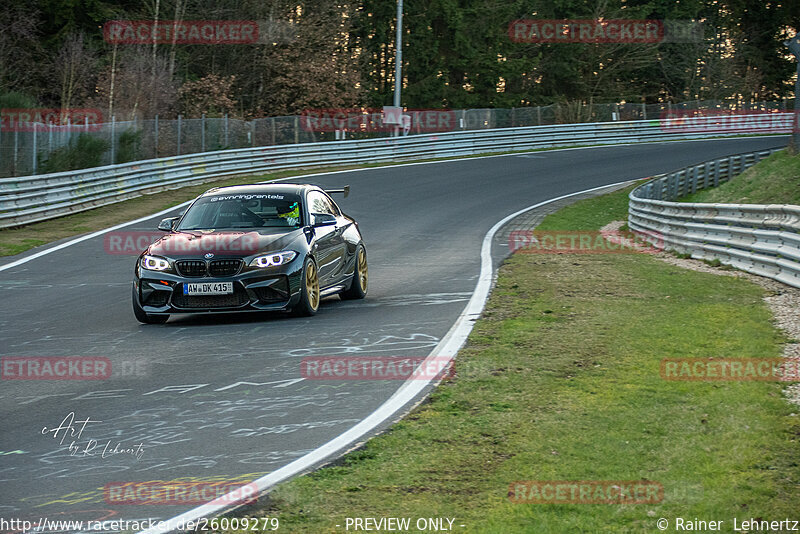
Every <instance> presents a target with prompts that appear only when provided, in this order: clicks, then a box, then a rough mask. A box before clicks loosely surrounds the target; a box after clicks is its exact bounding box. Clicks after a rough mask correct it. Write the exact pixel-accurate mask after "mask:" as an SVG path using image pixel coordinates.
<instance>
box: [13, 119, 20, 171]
mask: <svg viewBox="0 0 800 534" xmlns="http://www.w3.org/2000/svg"><path fill="white" fill-rule="evenodd" d="M18 153H19V128H17V129H15V130H14V176H16V175H17V154H18Z"/></svg>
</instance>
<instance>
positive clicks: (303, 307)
mask: <svg viewBox="0 0 800 534" xmlns="http://www.w3.org/2000/svg"><path fill="white" fill-rule="evenodd" d="M319 299H320V296H319V275H318V273H317V264H316V263H314V260H312V259H311V258H306V263H305V265H303V279H302V284H301V286H300V302H299V303H297V305H296V306H295V307H294V308H293V309H292V313H293V314H294V315H298V316H301V317H310V316H312V315H315V314H316V313H317V310H318V309H319Z"/></svg>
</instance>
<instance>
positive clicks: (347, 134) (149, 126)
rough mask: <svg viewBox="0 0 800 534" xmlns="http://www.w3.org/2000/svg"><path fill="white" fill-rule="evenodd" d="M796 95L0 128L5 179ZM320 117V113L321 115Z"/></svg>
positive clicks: (778, 104)
mask: <svg viewBox="0 0 800 534" xmlns="http://www.w3.org/2000/svg"><path fill="white" fill-rule="evenodd" d="M793 104H794V101H793V100H789V99H783V100H778V101H772V102H755V103H747V102H733V103H732V102H727V101H715V100H694V101H689V102H682V103H678V104H673V103H657V104H644V103H631V102H627V103H612V104H590V103H582V102H575V103H564V104H553V105H549V106H532V107H523V108H511V109H497V108H486V109H465V110H419V111H414V110H408V111H406V112H404V113H406V114H407V115H404V117H407V118H406V119H405V120H406V121H407V122H406V123H405V124H404V125H402V126H400V125H397V126H394V125H391V124H385V123H383V122H382V117H381V114H380V110H324V111H325V112H326V113H327V115H325V114H322V115H325V116H326V117H327V118H328V119H329V120H328V122H327V123H325V121H324V120H321V121H312V120H309V115H297V116H284V117H265V118H259V119H254V120H250V121H245V120H241V119H236V118H231V117H228V116H227V115H226V116H222V117H205V116H202V117H200V118H184V117H181V116H178V118H177V119H169V120H165V119H159V118H158V117H156V118H154V119H148V120H134V121H116V120H114V119H113V117H112V120H111V122H105V123H100V124H93V125H89V124H88V123H86V124H64V125H59V124H35V125H33V126H34V127H30V125H28V127H26V128H16V129H12V128H2V129H0V177H9V176H28V175H35V174H42V173H47V172H58V171H64V170H72V169H81V168H88V167H99V166H104V165H112V164H117V163H127V162H130V161H139V160H146V159H152V158H159V157H166V156H175V155H182V154H194V153H201V152H211V151H217V150H224V149H229V148H247V147H254V146H273V145H286V144H297V143H315V142H324V141H334V140H341V139H369V138H378V137H389V136H392V135H414V134H423V133H427V134H430V133H436V132H444V131H454V130H482V129H495V128H513V127H522V126H540V125H552V124H570V123H585V122H612V121H628V120H647V119H650V120H657V119H660V118H664V117H665V116H673V115H674V114H676V113H677V114H680V113H686V112H691V111H699V110H702V111H704V112H708V111H713V110H719V111H736V112H744V111H752V112H768V111H787V110H788V111H791V110H793V109H794V105H793ZM322 115H320V116H322Z"/></svg>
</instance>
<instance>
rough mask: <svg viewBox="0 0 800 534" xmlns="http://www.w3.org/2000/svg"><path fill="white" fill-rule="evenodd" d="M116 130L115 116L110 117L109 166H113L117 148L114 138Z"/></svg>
mask: <svg viewBox="0 0 800 534" xmlns="http://www.w3.org/2000/svg"><path fill="white" fill-rule="evenodd" d="M116 130H117V116H116V115H111V164H112V165H114V161H115V159H116V155H117V154H116V148H117V138H116V135H115V134H116Z"/></svg>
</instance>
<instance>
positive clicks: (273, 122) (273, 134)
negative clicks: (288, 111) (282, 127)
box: [271, 117, 277, 145]
mask: <svg viewBox="0 0 800 534" xmlns="http://www.w3.org/2000/svg"><path fill="white" fill-rule="evenodd" d="M271 120H272V126H271V128H272V144H273V145H275V144H277V141H276V140H275V138H276V135H275V134H276V132H275V117H272V119H271Z"/></svg>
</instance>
